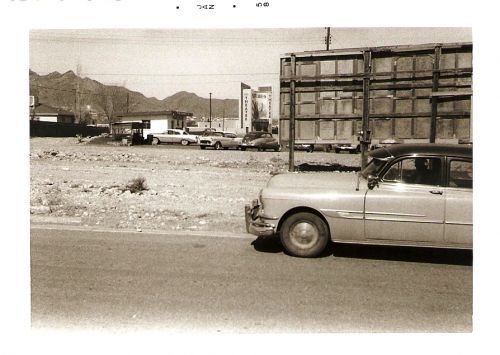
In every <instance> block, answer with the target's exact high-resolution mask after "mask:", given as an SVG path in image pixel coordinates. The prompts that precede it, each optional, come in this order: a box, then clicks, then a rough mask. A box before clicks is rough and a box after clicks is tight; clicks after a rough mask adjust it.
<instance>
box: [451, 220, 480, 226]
mask: <svg viewBox="0 0 500 355" xmlns="http://www.w3.org/2000/svg"><path fill="white" fill-rule="evenodd" d="M444 224H452V225H457V226H472V225H473V224H472V222H458V221H445V222H444Z"/></svg>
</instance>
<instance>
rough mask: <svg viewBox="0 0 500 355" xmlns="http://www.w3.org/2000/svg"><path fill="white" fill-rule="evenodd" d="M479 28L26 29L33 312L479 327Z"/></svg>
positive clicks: (102, 321) (153, 323) (180, 326)
mask: <svg viewBox="0 0 500 355" xmlns="http://www.w3.org/2000/svg"><path fill="white" fill-rule="evenodd" d="M471 37H472V36H471V30H470V28H335V27H327V28H301V29H297V28H291V29H241V30H240V29H233V30H224V29H222V30H217V29H215V30H214V29H206V30H168V29H167V30H33V31H30V68H29V79H30V83H29V84H30V105H31V107H30V112H31V115H30V118H29V119H30V169H31V173H30V222H31V273H32V274H31V275H32V280H31V287H32V288H31V290H32V326H33V327H46V326H49V327H52V326H54V327H64V328H66V327H78V328H79V327H103V328H108V327H110V328H115V327H118V328H121V327H125V328H129V327H132V328H136V327H153V328H157V327H160V328H166V329H171V330H181V331H183V330H184V331H199V330H203V331H214V332H283V331H285V332H346V331H347V332H352V331H362V332H367V331H368V332H372V331H373V332H426V331H430V332H470V331H471V330H472V268H471V261H472V255H471V252H470V249H471V248H472V139H471V133H472V119H471V105H472V104H471V102H472V71H473V68H472V42H471V39H472V38H471ZM271 44H272V49H269V46H270V45H271ZM291 132H293V133H291ZM290 137H292V139H290ZM413 248H415V250H414V249H413ZM54 263H57V267H54V265H53V264H54ZM395 265H397V266H396V267H395ZM409 275H411V276H410V277H409ZM443 295H445V296H444V297H443Z"/></svg>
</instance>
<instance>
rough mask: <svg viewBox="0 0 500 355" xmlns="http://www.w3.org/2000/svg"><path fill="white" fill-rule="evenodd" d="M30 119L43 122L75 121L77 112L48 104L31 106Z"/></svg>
mask: <svg viewBox="0 0 500 355" xmlns="http://www.w3.org/2000/svg"><path fill="white" fill-rule="evenodd" d="M30 119H31V120H33V121H42V122H59V123H75V114H74V113H73V112H69V111H65V110H63V109H59V108H55V107H52V106H49V105H46V104H40V105H37V106H35V107H31V108H30Z"/></svg>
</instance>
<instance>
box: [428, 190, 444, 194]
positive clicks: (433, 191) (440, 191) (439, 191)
mask: <svg viewBox="0 0 500 355" xmlns="http://www.w3.org/2000/svg"><path fill="white" fill-rule="evenodd" d="M429 192H430V193H431V194H433V195H442V194H443V191H442V190H431V191H429Z"/></svg>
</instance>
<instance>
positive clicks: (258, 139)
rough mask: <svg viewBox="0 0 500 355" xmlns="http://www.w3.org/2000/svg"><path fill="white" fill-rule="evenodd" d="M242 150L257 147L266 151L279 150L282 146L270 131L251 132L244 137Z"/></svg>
mask: <svg viewBox="0 0 500 355" xmlns="http://www.w3.org/2000/svg"><path fill="white" fill-rule="evenodd" d="M240 148H241V150H247V149H256V150H258V151H265V150H267V149H269V150H274V151H276V152H279V151H280V150H281V146H280V144H279V142H278V140H277V139H276V138H274V137H273V135H272V134H271V133H268V132H249V133H247V134H246V135H245V137H243V140H242V142H241V146H240Z"/></svg>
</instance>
